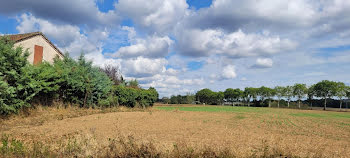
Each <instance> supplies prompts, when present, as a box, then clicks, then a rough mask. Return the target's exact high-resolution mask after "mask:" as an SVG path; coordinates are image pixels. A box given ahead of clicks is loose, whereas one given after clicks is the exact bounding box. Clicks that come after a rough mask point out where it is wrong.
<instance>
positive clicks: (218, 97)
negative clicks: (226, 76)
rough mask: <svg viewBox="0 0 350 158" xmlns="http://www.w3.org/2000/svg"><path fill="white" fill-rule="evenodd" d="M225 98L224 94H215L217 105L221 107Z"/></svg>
mask: <svg viewBox="0 0 350 158" xmlns="http://www.w3.org/2000/svg"><path fill="white" fill-rule="evenodd" d="M224 98H225V93H224V92H221V91H220V92H217V93H216V101H217V104H218V105H222V104H223V100H224Z"/></svg>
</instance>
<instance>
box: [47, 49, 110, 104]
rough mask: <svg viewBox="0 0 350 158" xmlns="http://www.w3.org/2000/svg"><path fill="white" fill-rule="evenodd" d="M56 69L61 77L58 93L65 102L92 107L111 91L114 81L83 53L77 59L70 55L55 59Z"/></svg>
mask: <svg viewBox="0 0 350 158" xmlns="http://www.w3.org/2000/svg"><path fill="white" fill-rule="evenodd" d="M54 69H55V71H56V72H57V73H58V76H60V77H61V79H60V82H59V86H60V89H59V92H58V93H59V96H60V98H61V99H62V100H63V101H64V102H70V103H74V104H79V105H80V106H81V107H91V106H92V105H97V103H98V101H99V100H101V99H106V98H107V97H108V94H109V93H110V90H111V87H112V81H111V80H110V79H109V78H108V76H107V75H106V74H105V73H103V72H101V71H100V69H99V68H97V67H93V66H92V63H91V62H88V61H86V60H85V58H84V56H83V55H82V56H80V57H79V59H78V60H77V61H76V60H74V59H72V58H70V57H69V55H66V56H65V57H64V59H63V60H55V64H54Z"/></svg>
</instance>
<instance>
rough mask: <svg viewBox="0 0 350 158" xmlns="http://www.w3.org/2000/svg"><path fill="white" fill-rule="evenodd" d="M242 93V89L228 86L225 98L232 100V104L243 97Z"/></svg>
mask: <svg viewBox="0 0 350 158" xmlns="http://www.w3.org/2000/svg"><path fill="white" fill-rule="evenodd" d="M242 93H243V92H242V90H240V89H238V88H237V89H232V88H228V89H226V90H225V92H224V98H225V99H226V100H227V101H229V102H232V105H233V102H234V101H238V100H239V99H240V98H241V96H242Z"/></svg>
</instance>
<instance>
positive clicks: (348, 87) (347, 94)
mask: <svg viewBox="0 0 350 158" xmlns="http://www.w3.org/2000/svg"><path fill="white" fill-rule="evenodd" d="M345 91H346V97H347V98H348V100H347V102H346V108H347V107H348V102H349V100H350V86H346V90H345Z"/></svg>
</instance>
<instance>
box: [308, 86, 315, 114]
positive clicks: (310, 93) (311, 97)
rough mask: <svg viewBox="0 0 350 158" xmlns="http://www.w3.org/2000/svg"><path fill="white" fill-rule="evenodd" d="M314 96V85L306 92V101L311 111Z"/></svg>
mask: <svg viewBox="0 0 350 158" xmlns="http://www.w3.org/2000/svg"><path fill="white" fill-rule="evenodd" d="M315 95H316V91H315V85H312V86H310V87H309V88H308V90H307V97H308V100H309V102H310V106H311V109H312V100H313V98H314V96H315Z"/></svg>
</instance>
